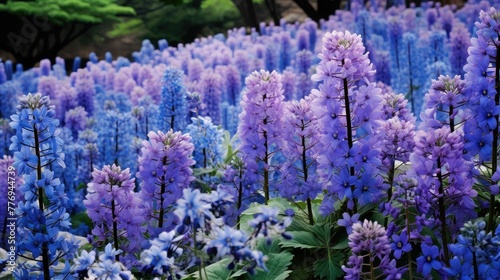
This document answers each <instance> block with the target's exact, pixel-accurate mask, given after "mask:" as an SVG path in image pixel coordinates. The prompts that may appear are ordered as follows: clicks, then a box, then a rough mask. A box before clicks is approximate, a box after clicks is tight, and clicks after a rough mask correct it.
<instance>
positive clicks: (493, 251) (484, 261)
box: [444, 220, 500, 279]
mask: <svg viewBox="0 0 500 280" xmlns="http://www.w3.org/2000/svg"><path fill="white" fill-rule="evenodd" d="M499 233H500V226H498V227H497V228H496V230H495V234H494V235H493V233H492V232H487V231H486V223H485V222H484V221H482V220H477V221H474V222H472V221H469V222H467V223H465V224H464V226H463V227H462V228H461V230H460V235H458V237H457V239H456V240H457V241H456V243H455V244H451V245H450V250H451V252H452V253H453V254H454V255H455V257H454V258H453V259H451V260H450V267H446V268H444V270H445V272H446V275H447V276H450V277H455V278H457V279H495V278H497V277H498V273H500V268H499V267H498V263H499V260H498V257H499V256H500V237H499V235H498V234H499ZM473 259H475V260H476V263H474V262H473V261H472V260H473Z"/></svg>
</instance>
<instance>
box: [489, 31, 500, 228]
mask: <svg viewBox="0 0 500 280" xmlns="http://www.w3.org/2000/svg"><path fill="white" fill-rule="evenodd" d="M498 39H499V40H500V36H499V37H498ZM495 63H496V67H495V90H496V94H495V106H498V105H499V104H500V48H497V57H496V61H495ZM495 120H496V123H497V125H496V126H495V129H493V143H492V145H491V169H492V171H491V172H492V174H495V172H496V171H497V168H498V154H497V153H498V115H496V116H495ZM495 216H496V215H495V196H494V195H493V194H491V195H490V211H489V217H488V226H487V227H486V232H489V231H492V230H493V228H494V227H495V226H494V224H493V223H494V221H495V219H494V217H495Z"/></svg>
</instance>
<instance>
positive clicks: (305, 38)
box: [295, 28, 309, 51]
mask: <svg viewBox="0 0 500 280" xmlns="http://www.w3.org/2000/svg"><path fill="white" fill-rule="evenodd" d="M295 37H296V38H297V51H302V50H309V31H307V30H306V29H304V28H299V30H297V33H296V34H295Z"/></svg>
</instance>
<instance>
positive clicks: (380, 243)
mask: <svg viewBox="0 0 500 280" xmlns="http://www.w3.org/2000/svg"><path fill="white" fill-rule="evenodd" d="M348 238H349V247H350V248H351V252H352V255H351V257H350V258H349V261H348V262H347V265H344V266H342V270H343V271H344V272H345V273H346V276H345V279H360V277H361V278H365V277H366V278H368V277H369V275H374V273H376V274H379V273H382V274H384V275H386V276H389V275H390V276H391V277H392V278H391V279H401V274H402V271H401V270H400V269H398V268H397V267H396V261H395V260H391V259H390V253H391V245H390V243H389V238H388V237H387V232H386V230H385V228H384V227H383V226H381V225H379V224H378V223H377V222H372V221H368V220H364V222H363V223H361V222H357V223H355V224H353V225H352V233H350V234H349V237H348ZM365 257H366V258H365ZM366 261H369V263H365V262H366ZM366 267H368V269H367V268H366Z"/></svg>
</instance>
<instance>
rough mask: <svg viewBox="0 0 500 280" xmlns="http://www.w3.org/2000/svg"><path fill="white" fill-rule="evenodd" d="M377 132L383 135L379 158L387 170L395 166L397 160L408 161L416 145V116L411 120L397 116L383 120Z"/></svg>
mask: <svg viewBox="0 0 500 280" xmlns="http://www.w3.org/2000/svg"><path fill="white" fill-rule="evenodd" d="M377 133H379V134H381V135H383V138H382V139H381V142H380V143H379V144H380V146H381V148H380V154H379V158H380V160H381V161H382V166H381V168H383V169H384V170H386V171H389V170H388V169H389V168H395V166H394V165H395V162H396V161H400V162H408V161H409V159H410V154H411V152H412V151H413V148H414V146H415V140H414V137H415V118H413V120H410V121H406V120H402V119H400V118H399V117H397V116H395V117H392V118H390V119H388V120H386V121H381V123H380V126H379V127H378V128H377Z"/></svg>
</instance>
